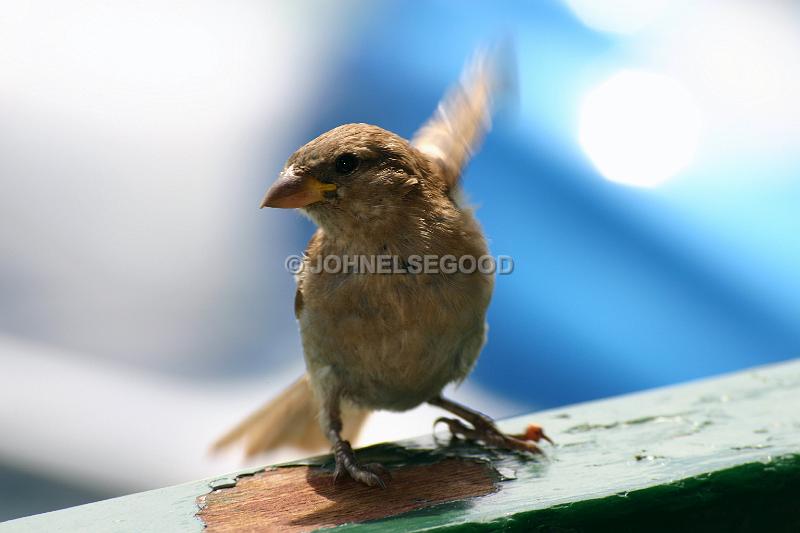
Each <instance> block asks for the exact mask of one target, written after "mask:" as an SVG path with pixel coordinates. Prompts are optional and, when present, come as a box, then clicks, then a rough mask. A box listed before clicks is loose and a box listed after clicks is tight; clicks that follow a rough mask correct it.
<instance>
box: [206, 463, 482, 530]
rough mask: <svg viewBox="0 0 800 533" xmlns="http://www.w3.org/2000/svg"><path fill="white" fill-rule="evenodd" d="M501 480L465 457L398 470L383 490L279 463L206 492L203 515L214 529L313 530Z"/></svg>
mask: <svg viewBox="0 0 800 533" xmlns="http://www.w3.org/2000/svg"><path fill="white" fill-rule="evenodd" d="M496 481H497V475H496V473H495V472H494V470H493V469H492V468H491V466H489V465H488V464H486V463H483V462H479V461H470V460H464V459H445V460H443V461H441V462H438V463H434V464H429V465H415V466H405V467H401V468H398V469H395V470H392V481H391V482H390V483H389V485H388V487H387V488H386V489H383V490H381V489H375V488H370V487H366V486H363V485H360V484H357V483H355V482H354V481H352V480H350V479H342V480H340V481H339V482H338V483H337V484H336V486H334V485H333V481H332V477H331V473H330V472H329V471H325V470H321V469H319V468H312V467H307V466H297V467H287V468H277V469H275V470H268V471H265V472H260V473H258V474H256V475H254V476H249V477H244V478H242V479H240V480H239V481H238V483H237V484H236V486H235V487H231V488H226V489H219V490H215V491H213V492H211V493H209V494H207V495H205V496H203V497H201V499H200V504H201V506H202V510H201V511H200V513H199V514H198V516H199V517H200V518H201V519H202V520H203V522H204V523H205V524H206V531H208V532H209V533H227V532H233V531H236V532H264V531H291V532H295V531H310V530H313V529H317V528H320V527H331V526H336V525H340V524H346V523H351V522H363V521H366V520H376V519H379V518H385V517H389V516H393V515H397V514H401V513H405V512H408V511H412V510H414V509H421V508H424V507H430V506H432V505H436V504H439V503H445V502H452V501H458V500H464V499H467V498H472V497H476V496H483V495H486V494H489V493H492V492H494V491H495V490H496V484H495V483H496Z"/></svg>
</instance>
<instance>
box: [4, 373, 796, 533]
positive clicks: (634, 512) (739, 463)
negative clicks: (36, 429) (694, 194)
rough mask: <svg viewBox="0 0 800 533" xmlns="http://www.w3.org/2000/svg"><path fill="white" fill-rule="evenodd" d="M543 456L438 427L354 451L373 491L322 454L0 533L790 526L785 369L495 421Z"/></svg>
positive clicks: (790, 434)
mask: <svg viewBox="0 0 800 533" xmlns="http://www.w3.org/2000/svg"><path fill="white" fill-rule="evenodd" d="M532 422H535V423H538V424H541V425H542V426H544V427H545V428H546V429H547V432H548V433H549V434H550V436H551V437H552V438H553V439H554V440H555V441H556V443H557V444H556V446H554V447H547V446H546V452H547V455H546V457H543V458H531V457H527V456H523V455H519V454H514V453H505V452H498V451H491V450H485V449H483V448H481V447H480V446H477V445H474V444H470V443H466V442H462V441H456V442H453V441H451V440H450V438H449V437H446V436H445V435H444V434H441V435H439V437H438V439H434V438H433V437H423V438H419V439H416V440H413V441H408V442H402V443H398V444H384V445H379V446H373V447H370V448H366V449H363V450H360V451H359V452H358V456H359V459H360V460H364V461H373V460H374V461H380V462H383V463H384V464H385V465H386V466H388V467H389V468H390V469H392V474H393V481H392V482H391V484H390V485H389V487H388V488H387V489H385V490H380V489H370V488H367V487H361V486H358V485H355V484H354V483H352V482H349V481H345V482H340V483H339V484H337V485H336V486H334V485H333V484H332V483H331V478H330V469H331V462H330V458H329V457H328V456H323V457H319V458H314V459H310V460H307V461H303V462H298V463H292V464H287V465H280V466H278V467H270V468H266V469H262V470H260V471H255V472H253V471H250V472H239V473H236V474H232V475H229V476H224V477H220V478H216V479H210V480H203V481H197V482H193V483H188V484H185V485H180V486H176V487H170V488H165V489H160V490H155V491H150V492H144V493H140V494H133V495H131V496H126V497H122V498H116V499H113V500H107V501H103V502H98V503H94V504H90V505H84V506H81V507H75V508H72V509H66V510H63V511H56V512H53V513H47V514H43V515H38V516H33V517H28V518H23V519H19V520H13V521H10V522H5V523H3V524H0V532H3V533H7V532H8V533H10V532H47V533H51V532H62V531H70V532H72V531H75V532H95V531H102V532H137V533H145V532H159V533H160V532H189V531H202V530H203V529H204V528H206V529H207V530H208V531H210V532H214V531H308V530H314V529H318V528H325V527H333V526H338V528H339V529H342V530H348V531H349V530H356V531H432V530H436V531H441V530H457V531H498V530H502V531H615V532H618V531H679V530H688V531H694V530H705V531H726V532H727V531H759V532H761V531H764V532H773V531H786V532H798V531H800V361H793V362H788V363H784V364H780V365H774V366H769V367H763V368H757V369H753V370H750V371H745V372H741V373H738V374H734V375H729V376H723V377H719V378H715V379H710V380H704V381H700V382H695V383H689V384H685V385H679V386H674V387H669V388H664V389H657V390H652V391H647V392H644V393H639V394H632V395H627V396H622V397H618V398H612V399H608V400H603V401H597V402H591V403H586V404H581V405H575V406H570V407H565V408H561V409H554V410H551V411H545V412H540V413H535V414H532V415H528V416H524V417H520V418H515V419H512V420H506V421H503V422H502V423H501V424H500V426H501V427H502V428H503V429H505V430H508V431H511V432H519V431H521V430H523V429H524V428H525V426H527V424H528V423H532Z"/></svg>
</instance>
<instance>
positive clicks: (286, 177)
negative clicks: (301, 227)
mask: <svg viewBox="0 0 800 533" xmlns="http://www.w3.org/2000/svg"><path fill="white" fill-rule="evenodd" d="M335 190H336V185H334V184H333V183H322V182H321V181H319V180H318V179H316V178H314V177H312V176H310V175H308V174H302V173H301V174H298V173H295V172H294V171H293V170H292V169H291V168H288V169H286V170H284V171H283V172H281V174H280V176H279V177H278V181H276V182H275V183H273V184H272V187H270V188H269V190H268V191H267V194H266V195H264V199H263V200H261V207H283V208H293V207H305V206H307V205H309V204H313V203H315V202H319V201H321V200H323V199H324V198H325V193H326V192H331V191H335Z"/></svg>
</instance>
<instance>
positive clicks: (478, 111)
mask: <svg viewBox="0 0 800 533" xmlns="http://www.w3.org/2000/svg"><path fill="white" fill-rule="evenodd" d="M502 70H503V69H502V68H501V67H500V61H498V58H497V56H496V55H492V54H490V53H488V52H482V53H478V54H476V55H475V57H474V58H473V60H472V61H471V62H469V63H468V65H467V67H466V68H465V69H464V72H463V73H462V76H461V79H460V81H459V82H458V83H457V84H456V85H455V86H454V87H452V88H451V89H450V90H449V91H448V93H447V94H446V95H445V97H444V98H443V100H442V101H441V103H440V104H439V106H438V108H437V110H436V111H435V113H434V115H433V116H432V117H431V118H430V119H429V120H428V121H427V122H426V123H425V124H424V125H423V126H422V127H421V128H420V129H419V130H418V131H417V133H416V134H415V135H414V136H413V138H412V139H411V140H410V141H408V140H406V139H404V138H402V137H400V136H398V135H396V134H394V133H392V132H390V131H387V130H385V129H382V128H380V127H378V126H373V125H369V124H345V125H343V126H339V127H337V128H334V129H332V130H330V131H328V132H326V133H323V134H322V135H320V136H319V137H317V138H316V139H313V140H312V141H310V142H309V143H308V144H306V145H305V146H303V147H301V148H300V149H299V150H297V151H296V152H295V153H294V154H292V156H291V157H289V159H288V161H287V162H286V164H285V166H284V168H283V170H282V171H281V173H280V175H279V177H278V180H277V181H276V182H275V183H274V184H273V185H272V186H271V187H270V188H269V190H268V191H267V193H266V195H265V196H264V198H263V200H262V202H261V207H272V208H284V209H298V210H300V211H301V212H302V213H304V214H305V215H307V216H308V217H309V218H310V219H311V220H312V221H313V222H315V223H316V225H317V229H316V231H315V233H314V234H313V236H312V237H311V240H310V242H309V243H308V247H307V248H306V250H305V254H304V264H303V267H304V268H302V269H301V270H300V272H299V273H298V274H297V275H296V281H297V292H296V295H295V300H294V313H295V316H296V318H297V321H298V324H299V329H300V335H301V339H302V346H303V354H304V358H305V363H306V368H307V372H306V373H305V374H304V375H303V376H302V377H300V379H298V380H297V381H296V382H294V383H293V384H292V385H291V386H290V387H289V388H288V389H286V390H285V391H284V392H283V393H281V394H280V395H279V396H278V397H277V398H275V399H274V400H272V401H271V402H269V403H268V404H267V405H265V406H264V407H262V408H261V409H260V410H258V411H257V412H255V413H254V414H252V415H251V416H250V417H249V418H247V419H246V420H244V421H243V422H242V423H241V424H239V425H238V426H236V427H235V428H234V429H233V430H231V431H230V432H229V433H228V434H227V435H225V436H224V437H222V438H221V439H220V440H219V441H218V442H217V443H216V445H215V447H216V448H222V447H226V446H228V445H230V444H232V443H234V442H236V441H244V442H245V443H246V452H247V454H248V455H253V454H256V453H259V452H263V451H267V450H270V449H273V448H276V447H278V446H283V445H294V446H297V447H300V448H305V449H315V448H319V447H321V446H324V445H325V444H327V445H329V446H331V447H332V451H333V457H334V459H335V465H336V466H335V472H334V480H335V479H337V478H339V477H340V476H342V475H345V474H346V475H349V476H350V477H351V478H353V479H354V480H356V481H358V482H361V483H364V484H366V485H369V486H378V487H384V486H385V484H386V482H387V481H388V480H389V479H390V477H391V476H390V474H389V472H388V471H387V470H386V469H385V468H384V467H383V466H381V465H379V464H374V463H371V464H361V463H359V462H358V460H357V458H356V456H355V454H354V452H353V448H352V446H351V444H350V440H352V439H353V438H354V437H355V436H356V435H357V434H358V431H359V429H360V428H361V426H362V425H363V423H364V420H365V418H366V416H367V414H368V413H369V412H370V411H373V410H381V409H382V410H391V411H406V410H409V409H412V408H414V407H416V406H418V405H420V404H422V403H425V402H427V403H429V404H432V405H434V406H437V407H440V408H442V409H444V410H446V411H448V412H449V413H451V414H452V415H455V417H442V418H439V419H438V420H437V423H440V422H441V423H445V424H446V425H447V426H448V427H449V429H450V431H451V432H452V434H453V435H454V436H457V437H463V438H467V439H471V440H476V441H481V442H483V443H485V444H487V445H490V446H495V447H500V448H506V449H512V450H521V451H525V452H532V453H540V452H541V450H540V449H539V448H538V446H537V445H536V444H535V442H537V441H538V440H540V439H542V438H544V439H547V440H549V439H548V438H547V437H546V436H545V435H544V433H543V432H542V431H541V428H539V427H538V426H531V427H529V428H528V430H527V432H526V433H524V434H521V435H507V434H505V433H503V432H501V431H500V430H499V429H498V428H497V427H496V425H495V423H494V422H493V420H492V419H491V418H489V417H488V416H486V415H484V414H482V413H480V412H478V411H475V410H473V409H470V408H468V407H466V406H464V405H461V404H458V403H456V402H454V401H452V400H449V399H447V398H445V397H444V396H442V390H443V389H444V387H445V386H446V385H448V384H450V383H454V382H455V383H459V382H461V381H463V380H464V379H465V378H466V377H467V376H468V375H469V373H470V371H471V370H472V368H473V366H474V365H475V362H476V360H477V359H478V355H479V354H480V351H481V349H482V347H483V345H484V343H485V342H486V332H487V325H486V311H487V308H488V306H489V302H490V299H491V296H492V290H493V286H494V276H493V273H492V272H485V271H480V270H478V269H474V270H473V269H468V268H465V269H460V268H457V269H455V271H452V270H453V269H452V268H451V269H447V272H444V270H445V269H443V268H442V269H435V268H434V269H427V270H426V269H419V268H417V269H410V268H409V269H399V271H391V272H375V271H374V270H372V271H369V269H364V270H357V269H350V270H347V269H341V268H340V269H338V270H337V269H319V268H316V269H315V268H311V267H312V265H318V264H320V262H321V261H322V264H326V263H325V262H324V261H325V259H326V258H330V257H336V258H339V262H332V263H331V264H342V263H341V262H342V261H343V260H342V258H347V257H349V258H353V257H359V258H364V257H367V258H369V257H376V256H389V257H392V258H396V259H398V261H396V262H395V263H394V265H395V266H397V265H398V264H399V265H410V264H411V262H412V259H414V258H419V257H427V256H433V257H434V258H442V257H443V256H453V257H455V258H462V257H471V258H474V259H476V260H477V259H478V258H480V257H483V256H488V254H489V250H488V246H487V243H486V238H485V237H484V235H483V231H482V229H481V227H480V226H479V224H478V222H477V221H476V219H475V215H474V213H473V210H472V209H471V208H470V207H469V206H467V205H464V202H463V201H462V200H461V189H460V183H459V181H460V177H461V174H462V171H463V169H464V167H465V165H466V164H467V162H468V160H469V159H470V157H471V156H472V154H473V153H474V151H475V150H476V148H477V147H478V145H479V143H480V142H481V141H482V139H483V137H484V135H485V133H486V132H487V131H488V130H489V127H490V119H491V111H492V104H493V100H494V98H495V96H496V93H497V92H498V90H499V89H500V88H501V86H502V85H503V81H504V78H505V77H504V76H503V75H502ZM467 263H469V261H465V264H467ZM365 270H366V271H365Z"/></svg>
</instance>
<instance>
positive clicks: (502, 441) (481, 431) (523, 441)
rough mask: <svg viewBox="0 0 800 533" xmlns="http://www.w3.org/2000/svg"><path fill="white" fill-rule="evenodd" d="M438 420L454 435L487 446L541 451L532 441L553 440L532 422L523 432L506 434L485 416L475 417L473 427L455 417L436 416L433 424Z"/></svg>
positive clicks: (531, 451)
mask: <svg viewBox="0 0 800 533" xmlns="http://www.w3.org/2000/svg"><path fill="white" fill-rule="evenodd" d="M440 422H442V423H444V424H447V427H448V428H449V429H450V433H452V434H453V436H454V437H462V438H465V439H468V440H475V441H480V442H483V443H485V444H487V445H488V446H493V447H495V448H503V449H506V450H516V451H522V452H529V453H542V450H541V448H539V447H538V446H537V445H536V444H534V443H535V442H538V441H539V440H541V439H545V440H547V441H548V442H550V443H551V444H552V442H553V441H551V440H550V438H549V437H547V435H545V434H544V431H542V428H541V427H539V426H536V425H534V424H531V425H530V426H528V430H527V431H526V432H525V433H524V434H521V435H507V434H505V433H503V432H502V431H500V430H499V429H497V426H495V424H494V422H492V421H491V419H489V418H486V417H482V418H480V419H477V420H476V421H475V427H474V428H472V427H469V426H467V425H466V424H464V423H463V422H462V421H461V420H458V419H456V418H446V417H440V418H437V419H436V421H435V422H434V426H435V425H436V424H438V423H440Z"/></svg>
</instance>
